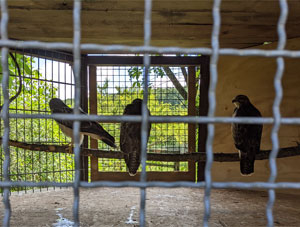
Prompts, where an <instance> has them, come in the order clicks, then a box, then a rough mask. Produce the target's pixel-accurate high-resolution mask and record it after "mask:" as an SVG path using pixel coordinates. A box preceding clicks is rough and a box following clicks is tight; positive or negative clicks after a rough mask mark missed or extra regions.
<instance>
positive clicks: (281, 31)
mask: <svg viewBox="0 0 300 227" xmlns="http://www.w3.org/2000/svg"><path fill="white" fill-rule="evenodd" d="M279 4H280V17H279V20H278V25H277V32H278V37H279V41H278V45H277V50H283V49H284V47H285V44H286V32H285V24H286V20H287V16H288V5H287V2H286V0H279ZM276 60H277V70H276V74H275V77H274V88H275V91H276V92H275V93H276V94H275V99H274V103H273V117H274V125H273V128H272V132H271V139H272V145H273V148H272V152H271V154H270V158H269V163H270V170H271V173H270V177H269V182H270V183H274V182H275V180H276V177H277V166H276V157H277V154H278V151H279V140H278V131H279V128H280V118H281V114H280V103H281V100H282V96H283V89H282V84H281V80H282V76H283V72H284V59H283V58H282V57H279V58H277V59H276ZM268 193H269V200H268V203H267V208H266V214H267V220H268V226H269V227H272V226H274V218H273V206H274V203H275V191H274V189H270V190H269V191H268Z"/></svg>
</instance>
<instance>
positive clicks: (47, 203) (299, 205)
mask: <svg viewBox="0 0 300 227" xmlns="http://www.w3.org/2000/svg"><path fill="white" fill-rule="evenodd" d="M203 193H204V191H203V189H191V188H175V189H162V188H150V189H147V200H146V221H147V226H172V227H176V226H178V227H184V226H186V227H188V226H189V227H190V226H202V218H203V212H204V205H203ZM139 199H140V192H139V189H137V188H94V189H81V190H80V223H81V226H94V227H96V226H97V227H98V226H104V227H105V226H127V227H130V226H139V224H138V221H139V213H138V212H139V202H140V200H139ZM10 200H11V205H12V217H11V226H49V227H50V226H61V227H62V226H65V227H68V226H72V220H73V217H72V203H73V191H72V189H56V190H55V191H54V190H49V191H43V192H38V191H37V192H35V193H27V194H20V195H17V194H13V195H12V196H11V197H10ZM267 200H268V194H267V192H265V191H245V190H213V191H212V194H211V205H212V207H211V218H210V226H222V227H224V226H266V223H267V221H266V217H265V207H266V202H267ZM1 208H2V209H1V210H0V215H1V217H3V211H4V209H3V204H2V203H1ZM274 221H275V225H276V226H300V195H290V194H284V193H277V198H276V203H275V208H274Z"/></svg>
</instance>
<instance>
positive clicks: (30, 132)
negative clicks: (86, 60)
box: [0, 50, 74, 192]
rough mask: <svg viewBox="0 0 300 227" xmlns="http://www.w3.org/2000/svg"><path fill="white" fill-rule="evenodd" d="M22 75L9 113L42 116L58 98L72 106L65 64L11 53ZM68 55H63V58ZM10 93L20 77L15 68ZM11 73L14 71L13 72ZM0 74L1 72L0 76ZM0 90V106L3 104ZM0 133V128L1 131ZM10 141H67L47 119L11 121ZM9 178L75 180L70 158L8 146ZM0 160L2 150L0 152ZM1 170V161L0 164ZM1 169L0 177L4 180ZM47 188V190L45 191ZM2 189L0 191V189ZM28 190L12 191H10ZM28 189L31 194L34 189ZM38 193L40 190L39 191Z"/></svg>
mask: <svg viewBox="0 0 300 227" xmlns="http://www.w3.org/2000/svg"><path fill="white" fill-rule="evenodd" d="M13 55H14V56H15V58H16V60H17V62H18V64H19V67H20V73H21V74H22V75H21V76H22V78H23V79H22V81H23V82H22V84H23V89H22V92H21V93H20V95H19V97H18V98H16V100H15V101H14V102H13V103H11V104H10V107H9V111H10V112H11V113H14V114H18V113H23V114H41V113H43V114H45V113H50V110H49V107H48V102H49V100H50V99H51V98H52V97H59V98H61V99H63V100H66V101H67V103H68V104H72V95H73V94H74V91H73V90H74V83H73V75H72V70H71V67H70V66H69V65H67V63H66V62H58V61H54V60H53V57H54V55H56V53H52V58H51V57H49V58H48V59H46V58H41V57H36V56H35V55H32V53H31V50H29V51H26V53H25V52H24V51H23V52H22V51H21V50H19V51H18V52H14V53H13ZM66 57H67V56H66V55H65V58H66ZM10 70H11V72H10V78H11V81H10V84H11V87H10V93H13V94H14V93H15V92H16V90H18V86H20V85H19V78H18V75H16V74H18V71H17V67H16V66H14V68H12V66H10ZM12 71H13V72H12ZM1 74H2V73H1ZM2 96H3V95H2V91H0V98H1V99H0V104H1V105H2V103H1V101H2V98H3V97H2ZM0 131H1V134H2V131H3V129H2V127H1V129H0ZM10 138H11V139H12V140H18V141H23V142H31V143H37V144H38V143H42V144H53V143H56V144H61V143H64V142H65V141H68V140H69V139H67V138H66V137H65V136H64V135H63V134H62V133H61V131H60V130H59V129H58V126H57V124H56V123H54V121H53V120H49V119H11V120H10ZM10 152H11V159H12V162H11V164H10V178H11V180H12V181H27V180H29V181H33V182H37V181H56V182H71V181H73V177H74V163H73V158H72V155H68V154H60V153H58V154H54V153H48V152H40V151H27V150H24V149H20V148H14V147H11V150H10ZM0 154H1V157H2V149H1V150H0ZM0 165H1V167H2V161H1V162H0ZM2 170H3V169H2V168H1V170H0V178H1V179H2V178H3V173H2ZM47 189H48V188H47ZM1 190H2V189H1ZM20 190H22V191H23V190H24V191H25V192H27V190H29V189H28V188H26V187H25V188H19V187H17V188H12V189H11V191H20ZM30 190H32V191H34V190H35V189H34V188H31V189H30ZM40 190H41V188H40Z"/></svg>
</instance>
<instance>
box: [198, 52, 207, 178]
mask: <svg viewBox="0 0 300 227" xmlns="http://www.w3.org/2000/svg"><path fill="white" fill-rule="evenodd" d="M200 67H201V68H200V70H201V71H200V75H201V77H200V80H201V81H200V105H199V116H207V113H208V88H209V75H210V72H209V56H202V61H201V65H200ZM206 139H207V124H199V134H198V152H204V153H205V152H206ZM204 169H205V162H198V168H197V175H198V181H204V180H205V179H204Z"/></svg>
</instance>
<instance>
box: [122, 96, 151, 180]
mask: <svg viewBox="0 0 300 227" xmlns="http://www.w3.org/2000/svg"><path fill="white" fill-rule="evenodd" d="M142 102H143V100H141V99H135V100H133V102H132V103H131V104H128V105H127V106H126V107H125V110H124V113H123V115H142ZM148 113H149V115H150V111H149V109H148ZM141 127H142V126H141V123H136V122H122V123H121V132H120V148H121V151H122V152H123V153H124V159H125V162H126V165H127V167H128V172H129V175H130V176H134V175H135V174H136V171H137V170H138V168H139V165H140V162H141V160H140V154H141ZM150 130H151V124H149V126H148V138H147V139H149V134H150Z"/></svg>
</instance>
